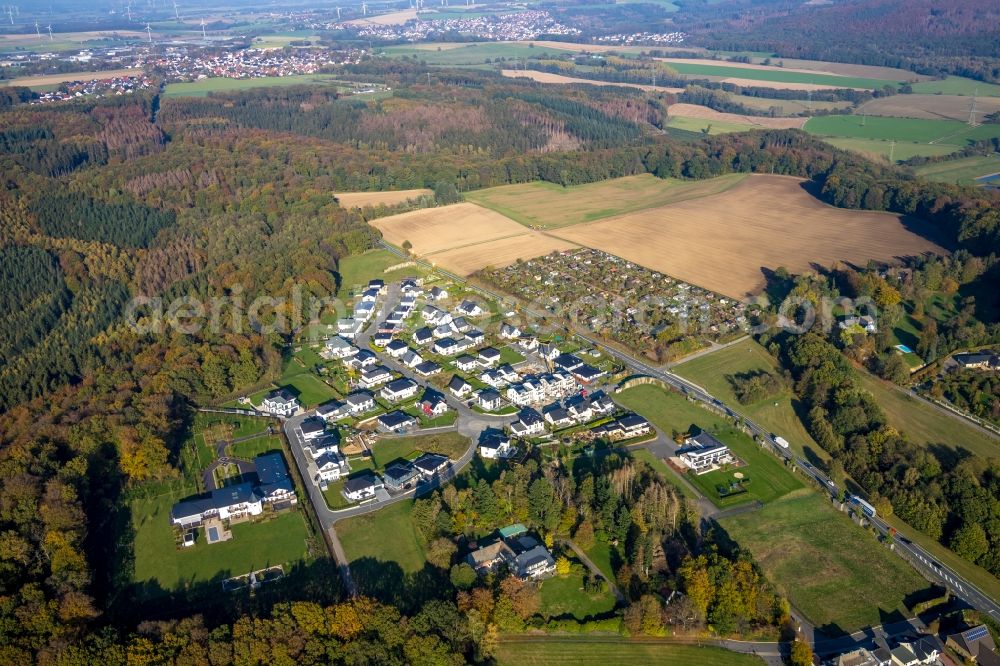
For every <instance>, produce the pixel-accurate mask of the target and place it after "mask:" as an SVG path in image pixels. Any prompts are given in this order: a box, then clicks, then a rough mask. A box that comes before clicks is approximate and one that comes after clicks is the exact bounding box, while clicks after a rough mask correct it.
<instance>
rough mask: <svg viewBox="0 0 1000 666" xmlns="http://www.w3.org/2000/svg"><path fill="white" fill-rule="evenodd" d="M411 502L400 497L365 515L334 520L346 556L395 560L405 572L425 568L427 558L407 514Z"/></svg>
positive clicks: (384, 560)
mask: <svg viewBox="0 0 1000 666" xmlns="http://www.w3.org/2000/svg"><path fill="white" fill-rule="evenodd" d="M412 511H413V502H412V501H411V500H403V501H402V502H396V503H395V504H392V505H390V506H387V507H385V508H383V509H380V510H378V511H376V512H375V513H370V514H367V515H364V516H357V517H355V518H348V519H347V520H342V521H339V522H338V523H337V536H338V537H339V538H340V542H341V543H342V544H343V545H344V552H345V553H346V554H347V559H348V560H349V561H350V562H351V563H354V562H356V561H357V560H360V559H362V558H371V559H373V560H377V561H379V562H395V563H396V564H398V565H399V567H400V568H401V569H402V570H403V572H404V573H414V572H416V571H420V570H421V569H423V567H424V563H425V562H426V561H427V558H426V556H425V554H424V547H423V545H422V544H421V539H420V536H419V535H418V534H417V531H416V528H415V527H414V526H413V520H412V519H411V518H410V514H411V513H412Z"/></svg>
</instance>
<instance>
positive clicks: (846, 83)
mask: <svg viewBox="0 0 1000 666" xmlns="http://www.w3.org/2000/svg"><path fill="white" fill-rule="evenodd" d="M667 64H668V65H669V66H670V67H671V68H673V69H674V70H676V71H677V72H678V73H679V74H683V75H684V76H689V77H692V78H696V77H698V76H722V77H727V78H739V79H752V80H754V81H774V82H777V83H813V84H816V85H823V86H829V87H831V88H867V89H873V88H879V89H881V88H883V87H885V86H892V87H894V88H895V87H896V86H898V85H899V84H898V83H897V82H896V81H886V80H884V79H868V78H862V77H856V76H835V75H833V74H821V73H819V72H816V73H815V74H814V73H812V72H786V71H782V70H781V69H749V68H746V67H736V66H733V65H727V64H725V63H720V64H718V65H716V64H714V63H708V62H706V63H688V62H669V63H667Z"/></svg>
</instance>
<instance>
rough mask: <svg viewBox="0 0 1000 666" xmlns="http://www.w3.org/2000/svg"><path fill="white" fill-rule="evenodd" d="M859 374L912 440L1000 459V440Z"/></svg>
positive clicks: (890, 420) (888, 416) (898, 426)
mask: <svg viewBox="0 0 1000 666" xmlns="http://www.w3.org/2000/svg"><path fill="white" fill-rule="evenodd" d="M859 372H860V373H861V386H862V387H864V388H865V389H866V390H867V391H869V392H871V394H872V395H873V396H875V400H876V402H877V403H878V405H879V407H881V408H882V411H884V412H885V415H886V418H887V419H888V420H889V425H891V426H893V427H894V428H896V429H898V430H900V431H901V432H904V433H906V435H907V436H908V437H909V439H910V441H912V442H915V443H917V444H920V445H923V446H932V445H937V444H944V445H945V446H949V447H952V448H958V449H968V450H969V451H970V452H972V453H974V454H976V455H979V456H983V457H996V456H1000V439H998V438H996V437H993V436H990V435H988V434H986V433H985V432H983V431H982V430H979V429H978V428H976V427H975V426H973V425H971V424H969V423H967V422H965V421H963V420H962V419H960V418H958V417H955V416H950V415H949V414H947V413H945V412H944V411H942V410H939V409H937V408H935V407H932V406H931V405H928V404H927V403H926V402H924V401H923V400H920V399H918V398H914V397H913V396H911V395H909V394H907V393H904V392H903V391H900V390H897V389H896V388H895V387H894V386H893V385H891V384H889V383H888V382H885V381H883V380H881V379H878V378H876V377H873V376H872V375H870V374H868V373H866V372H861V371H859Z"/></svg>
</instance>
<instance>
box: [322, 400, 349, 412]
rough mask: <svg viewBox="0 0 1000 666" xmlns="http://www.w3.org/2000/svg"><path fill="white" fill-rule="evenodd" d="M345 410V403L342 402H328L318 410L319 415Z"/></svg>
mask: <svg viewBox="0 0 1000 666" xmlns="http://www.w3.org/2000/svg"><path fill="white" fill-rule="evenodd" d="M343 408H344V403H343V402H342V401H340V400H327V401H326V402H324V403H323V404H322V405H320V406H319V407H317V408H316V413H317V414H332V413H333V412H336V411H339V410H341V409H343Z"/></svg>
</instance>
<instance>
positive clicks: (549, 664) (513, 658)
mask: <svg viewBox="0 0 1000 666" xmlns="http://www.w3.org/2000/svg"><path fill="white" fill-rule="evenodd" d="M496 657H497V663H498V664H500V666H559V665H560V664H566V665H567V666H586V665H587V664H593V665H594V666H608V665H610V664H659V665H663V666H679V665H680V664H697V665H698V666H751V665H756V666H759V665H761V664H763V663H764V661H763V660H762V659H761V658H760V657H756V656H754V655H749V654H737V653H736V652H730V651H729V650H724V649H722V648H715V647H697V646H694V645H672V644H670V643H631V642H629V641H627V640H626V639H624V638H615V637H611V636H600V637H598V636H585V635H583V636H546V637H531V638H530V639H520V638H505V637H501V639H500V647H499V650H498V651H497V656H496Z"/></svg>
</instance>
